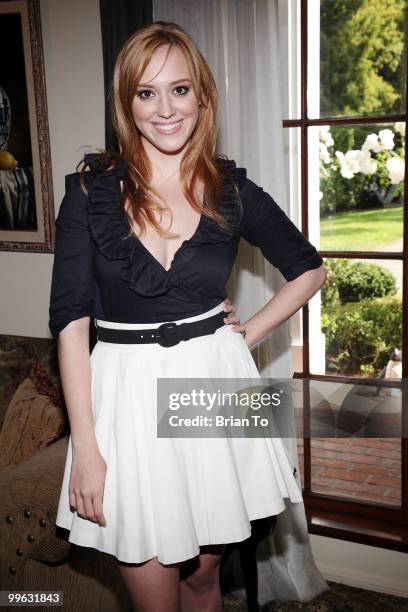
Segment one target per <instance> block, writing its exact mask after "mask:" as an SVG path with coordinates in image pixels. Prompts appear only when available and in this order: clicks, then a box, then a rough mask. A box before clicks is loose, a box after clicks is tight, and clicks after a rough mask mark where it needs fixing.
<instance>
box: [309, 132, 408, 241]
mask: <svg viewBox="0 0 408 612" xmlns="http://www.w3.org/2000/svg"><path fill="white" fill-rule="evenodd" d="M308 135H309V138H308V141H309V147H308V150H309V160H308V161H309V202H310V206H309V209H310V211H316V209H319V216H320V249H321V250H323V251H393V252H402V238H403V198H404V174H405V172H404V169H405V162H404V156H405V123H394V124H392V123H389V124H382V125H379V124H371V125H354V126H313V127H310V128H309V131H308ZM313 214H316V213H313Z"/></svg>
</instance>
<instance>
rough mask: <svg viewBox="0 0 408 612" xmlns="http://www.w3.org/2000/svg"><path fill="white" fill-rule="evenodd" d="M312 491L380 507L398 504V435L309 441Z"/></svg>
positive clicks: (399, 488) (399, 450) (399, 453)
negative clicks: (393, 436) (395, 436)
mask: <svg viewBox="0 0 408 612" xmlns="http://www.w3.org/2000/svg"><path fill="white" fill-rule="evenodd" d="M311 467H312V491H313V492H315V493H322V494H326V495H330V496H334V497H340V498H347V499H352V500H354V501H367V502H372V503H375V505H382V506H400V505H401V440H400V439H399V438H360V439H356V438H330V439H328V438H317V439H313V440H311Z"/></svg>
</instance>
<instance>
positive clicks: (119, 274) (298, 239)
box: [49, 154, 323, 337]
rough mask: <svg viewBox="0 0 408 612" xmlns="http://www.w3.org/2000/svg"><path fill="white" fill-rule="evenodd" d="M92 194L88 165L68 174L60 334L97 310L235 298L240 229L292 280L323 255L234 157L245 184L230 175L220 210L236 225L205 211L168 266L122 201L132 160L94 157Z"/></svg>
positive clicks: (60, 227)
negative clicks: (111, 163) (135, 228)
mask: <svg viewBox="0 0 408 612" xmlns="http://www.w3.org/2000/svg"><path fill="white" fill-rule="evenodd" d="M85 159H86V161H87V162H88V163H89V165H90V168H91V171H89V172H86V173H85V182H86V187H87V191H88V194H87V195H86V194H85V193H84V191H83V190H82V188H81V185H80V183H79V173H75V174H69V175H67V176H66V179H65V181H66V194H65V197H64V199H63V201H62V203H61V207H60V210H59V213H58V217H57V220H56V246H55V256H54V265H53V272H52V285H51V296H50V308H49V315H50V319H49V327H50V331H51V334H52V335H53V336H54V337H56V336H57V335H58V334H59V332H60V331H61V330H62V329H63V328H64V327H65V326H66V325H67V324H68V323H70V322H71V321H73V320H76V319H80V318H81V317H85V316H87V315H89V316H91V317H93V318H96V319H101V320H105V321H114V322H119V323H159V322H162V321H174V320H177V319H183V318H186V317H190V316H194V315H198V314H201V313H202V312H205V311H207V310H210V309H211V308H214V307H215V306H216V305H217V304H219V302H221V301H222V300H224V299H225V298H226V297H227V292H226V287H225V285H226V282H227V280H228V277H229V275H230V272H231V268H232V265H233V263H234V260H235V257H236V253H237V249H238V244H239V240H240V237H241V236H242V237H243V238H245V239H246V240H247V241H248V242H250V243H251V244H252V245H254V246H257V247H259V248H260V249H261V251H262V253H263V255H264V257H265V258H266V259H267V260H268V261H269V262H270V263H271V264H272V265H273V266H275V267H276V268H278V269H279V270H280V272H281V273H282V274H283V276H284V277H285V279H286V280H287V281H291V280H293V279H295V278H296V277H298V276H300V275H301V274H303V273H304V272H306V271H307V270H310V269H312V268H318V267H319V266H321V265H322V263H323V260H322V258H321V256H320V255H319V253H318V252H317V251H316V249H315V247H314V246H313V245H312V244H311V243H310V242H309V241H308V240H307V239H306V238H305V237H304V236H303V234H302V233H301V232H300V231H299V230H298V229H297V227H296V226H295V225H294V223H292V221H291V220H290V219H289V218H288V217H287V215H286V214H285V213H284V212H283V211H282V209H281V208H280V207H279V206H278V204H276V202H275V201H274V200H273V199H272V197H271V196H270V195H268V194H267V193H266V192H265V191H263V189H262V188H261V187H258V186H257V185H256V184H255V183H253V182H252V181H250V180H249V179H248V178H247V176H246V171H245V169H243V168H237V167H236V164H235V162H234V161H232V160H228V161H225V162H224V164H225V168H226V170H227V171H228V174H229V175H230V177H231V178H232V179H233V181H234V183H235V185H236V188H237V189H238V192H239V195H240V199H241V205H238V204H237V197H236V191H235V189H234V187H233V185H231V182H230V181H229V180H226V179H223V194H224V195H223V198H222V200H221V202H220V205H219V210H220V212H221V213H222V214H223V215H224V216H225V217H226V218H227V219H228V220H229V221H230V223H231V224H232V227H233V229H232V231H228V230H224V229H223V228H220V227H219V225H218V224H216V223H215V222H214V221H213V220H212V219H210V218H208V217H206V216H204V215H202V216H201V218H200V221H199V224H198V227H197V229H196V231H195V232H194V234H193V236H192V237H191V238H189V239H188V240H185V241H184V242H183V243H182V245H181V247H180V248H179V249H178V250H177V252H176V254H175V256H174V259H173V261H172V263H171V266H170V269H169V270H168V271H166V269H165V268H164V267H163V266H162V265H161V264H160V263H159V262H158V260H157V259H156V258H155V257H154V256H153V255H152V254H151V253H150V252H149V251H148V250H147V249H146V247H145V246H144V245H143V244H142V243H141V242H140V240H138V238H137V237H136V236H134V235H131V236H129V235H128V234H129V230H130V226H129V222H128V220H127V217H126V216H125V214H124V213H123V212H122V209H121V207H120V198H121V180H123V178H124V177H125V176H126V172H127V164H126V162H120V163H119V164H118V165H117V166H116V167H115V168H113V169H111V170H106V168H104V167H103V165H102V164H101V163H100V161H99V160H98V157H97V154H88V155H86V156H85Z"/></svg>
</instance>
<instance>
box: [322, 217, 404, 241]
mask: <svg viewBox="0 0 408 612" xmlns="http://www.w3.org/2000/svg"><path fill="white" fill-rule="evenodd" d="M402 212H403V211H402V206H398V207H397V208H385V209H384V208H379V209H374V210H363V211H361V210H359V211H348V212H341V213H337V214H335V215H333V216H331V217H326V218H325V219H322V221H321V222H320V250H321V251H351V250H352V251H360V250H361V251H371V250H372V251H376V250H378V249H380V248H381V247H384V246H385V245H387V244H390V243H392V242H396V241H397V240H400V239H401V238H402V227H403V222H402Z"/></svg>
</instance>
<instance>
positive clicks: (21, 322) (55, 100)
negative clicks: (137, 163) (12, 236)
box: [0, 0, 104, 338]
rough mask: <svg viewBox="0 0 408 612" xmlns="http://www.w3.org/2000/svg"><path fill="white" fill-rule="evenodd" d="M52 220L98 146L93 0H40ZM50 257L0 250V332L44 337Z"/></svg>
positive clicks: (98, 53) (100, 122) (98, 68)
mask: <svg viewBox="0 0 408 612" xmlns="http://www.w3.org/2000/svg"><path fill="white" fill-rule="evenodd" d="M40 7H41V25H42V35H43V47H44V64H45V78H46V88H47V102H48V121H49V131H50V145H51V163H52V174H53V186H54V207H55V216H56V215H57V214H58V209H59V205H60V203H61V200H62V197H63V195H64V176H65V174H69V173H70V172H74V171H75V166H76V164H77V163H78V161H79V160H80V158H81V156H82V154H83V152H84V149H81V147H83V146H90V147H102V146H104V84H103V61H102V39H101V28H100V16H99V1H98V0H87V1H86V2H83V0H58V2H55V0H40ZM52 262H53V255H52V254H48V253H16V252H9V251H1V252H0V286H1V287H2V292H1V293H2V298H1V300H0V333H3V334H13V335H19V336H32V337H41V338H47V337H50V336H51V334H50V332H49V329H48V307H49V296H50V287H51V274H52Z"/></svg>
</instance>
